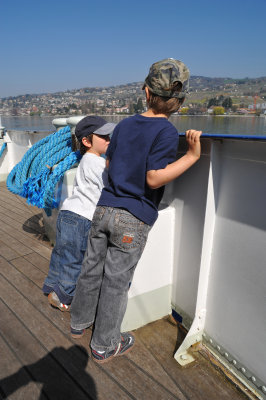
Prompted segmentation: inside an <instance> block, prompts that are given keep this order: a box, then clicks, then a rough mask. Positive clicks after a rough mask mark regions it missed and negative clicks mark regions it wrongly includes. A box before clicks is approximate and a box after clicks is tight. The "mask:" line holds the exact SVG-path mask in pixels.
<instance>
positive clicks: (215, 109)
mask: <svg viewBox="0 0 266 400" xmlns="http://www.w3.org/2000/svg"><path fill="white" fill-rule="evenodd" d="M223 114H224V108H223V107H221V106H216V107H213V115H223Z"/></svg>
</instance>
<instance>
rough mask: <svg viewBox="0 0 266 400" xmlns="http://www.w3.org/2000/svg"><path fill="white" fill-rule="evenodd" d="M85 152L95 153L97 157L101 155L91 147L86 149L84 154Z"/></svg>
mask: <svg viewBox="0 0 266 400" xmlns="http://www.w3.org/2000/svg"><path fill="white" fill-rule="evenodd" d="M87 153H91V154H95V155H96V156H98V157H100V156H101V154H99V153H97V152H96V151H95V150H94V149H93V148H90V149H89V150H87V151H86V154H87Z"/></svg>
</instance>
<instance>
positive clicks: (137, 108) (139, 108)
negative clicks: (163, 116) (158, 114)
mask: <svg viewBox="0 0 266 400" xmlns="http://www.w3.org/2000/svg"><path fill="white" fill-rule="evenodd" d="M142 111H143V102H142V99H141V98H140V97H139V98H138V101H137V104H136V105H135V112H136V113H140V112H142Z"/></svg>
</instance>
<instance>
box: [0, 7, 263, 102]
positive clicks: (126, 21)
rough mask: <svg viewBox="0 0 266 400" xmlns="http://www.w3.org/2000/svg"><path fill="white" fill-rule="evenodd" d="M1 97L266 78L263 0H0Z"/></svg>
mask: <svg viewBox="0 0 266 400" xmlns="http://www.w3.org/2000/svg"><path fill="white" fill-rule="evenodd" d="M0 15H1V22H0V35H1V36H0V37H1V40H0V60H1V68H0V98H1V97H5V96H15V95H18V94H25V93H43V92H56V91H59V90H67V89H74V88H81V87H85V86H86V87H92V86H111V85H117V84H125V83H129V82H136V81H142V80H144V78H145V76H146V75H147V73H148V69H149V66H150V65H151V64H152V63H153V62H155V61H158V60H160V59H163V58H167V57H173V58H176V59H180V60H182V61H184V62H185V63H186V64H187V66H188V67H189V69H190V72H191V75H202V76H210V77H232V78H244V77H259V76H266V43H265V20H266V0H250V1H247V0H230V1H229V0H224V1H218V0H191V1H189V0H185V1H181V0H141V1H140V0H130V1H129V0H98V1H97V0H75V1H74V0H71V1H69V0H39V1H38V0H35V1H33V0H23V1H22V0H2V1H1V5H0Z"/></svg>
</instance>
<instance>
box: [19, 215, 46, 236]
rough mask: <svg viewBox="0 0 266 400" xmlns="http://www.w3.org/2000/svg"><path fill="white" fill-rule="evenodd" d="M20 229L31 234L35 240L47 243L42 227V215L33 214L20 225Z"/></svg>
mask: <svg viewBox="0 0 266 400" xmlns="http://www.w3.org/2000/svg"><path fill="white" fill-rule="evenodd" d="M22 229H23V231H24V232H27V233H31V234H33V235H34V237H35V238H36V239H39V240H42V241H44V242H47V243H48V242H49V239H48V237H47V236H46V233H45V228H44V225H43V215H42V213H39V214H35V215H33V216H32V217H30V218H28V219H27V220H26V221H25V222H24V224H23V225H22Z"/></svg>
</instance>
